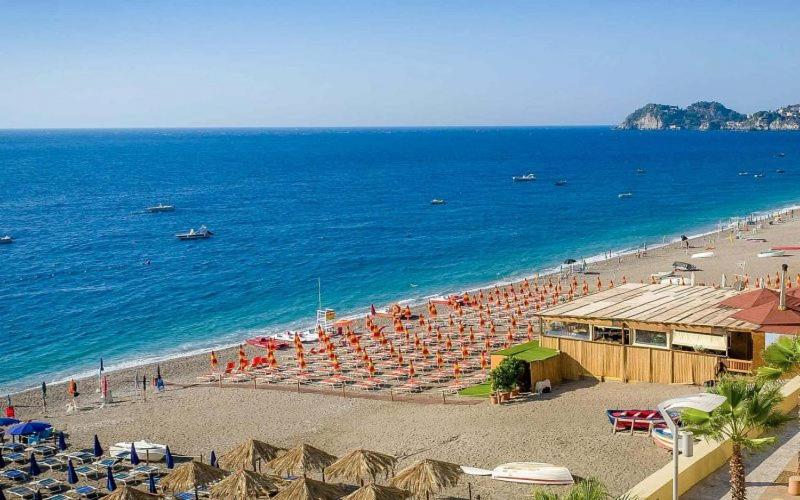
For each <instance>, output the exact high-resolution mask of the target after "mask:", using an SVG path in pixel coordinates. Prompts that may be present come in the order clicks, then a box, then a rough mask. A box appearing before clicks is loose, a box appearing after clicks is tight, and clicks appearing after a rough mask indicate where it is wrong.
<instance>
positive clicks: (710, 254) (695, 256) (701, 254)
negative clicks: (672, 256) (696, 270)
mask: <svg viewBox="0 0 800 500" xmlns="http://www.w3.org/2000/svg"><path fill="white" fill-rule="evenodd" d="M713 256H714V252H698V253H693V254H692V255H691V256H690V257H689V258H691V259H708V258H709V257H713Z"/></svg>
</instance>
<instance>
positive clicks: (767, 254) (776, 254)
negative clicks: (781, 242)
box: [756, 250, 786, 259]
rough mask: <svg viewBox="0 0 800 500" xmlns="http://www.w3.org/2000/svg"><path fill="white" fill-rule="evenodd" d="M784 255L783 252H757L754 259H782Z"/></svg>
mask: <svg viewBox="0 0 800 500" xmlns="http://www.w3.org/2000/svg"><path fill="white" fill-rule="evenodd" d="M784 255H786V252H785V251H783V250H767V251H766V252H758V253H757V254H756V257H761V258H762V259H763V258H765V257H783V256H784Z"/></svg>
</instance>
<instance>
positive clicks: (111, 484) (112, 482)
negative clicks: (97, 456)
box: [106, 465, 117, 491]
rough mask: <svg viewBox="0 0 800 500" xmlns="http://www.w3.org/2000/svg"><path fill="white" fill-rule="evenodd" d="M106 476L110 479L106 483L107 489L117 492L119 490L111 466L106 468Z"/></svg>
mask: <svg viewBox="0 0 800 500" xmlns="http://www.w3.org/2000/svg"><path fill="white" fill-rule="evenodd" d="M106 476H107V478H108V479H107V481H106V489H107V490H108V491H114V490H116V489H117V482H116V481H115V480H114V471H113V470H111V466H110V465H109V466H108V467H107V468H106Z"/></svg>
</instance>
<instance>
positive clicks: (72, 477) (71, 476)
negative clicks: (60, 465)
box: [67, 459, 78, 484]
mask: <svg viewBox="0 0 800 500" xmlns="http://www.w3.org/2000/svg"><path fill="white" fill-rule="evenodd" d="M67 482H68V483H69V484H75V483H77V482H78V475H77V474H76V473H75V466H74V465H72V459H69V460H67Z"/></svg>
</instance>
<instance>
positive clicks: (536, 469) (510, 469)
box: [492, 462, 574, 484]
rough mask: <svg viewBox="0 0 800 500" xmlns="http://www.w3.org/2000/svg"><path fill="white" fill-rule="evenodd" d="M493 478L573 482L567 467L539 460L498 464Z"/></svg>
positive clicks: (535, 482) (535, 481)
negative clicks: (539, 461)
mask: <svg viewBox="0 0 800 500" xmlns="http://www.w3.org/2000/svg"><path fill="white" fill-rule="evenodd" d="M492 479H497V480H498V481H509V482H512V483H527V484H572V483H573V482H574V481H573V479H572V474H570V472H569V469H567V468H566V467H556V466H555V465H553V464H543V463H538V462H511V463H507V464H503V465H498V466H497V467H495V468H494V470H493V471H492Z"/></svg>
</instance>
